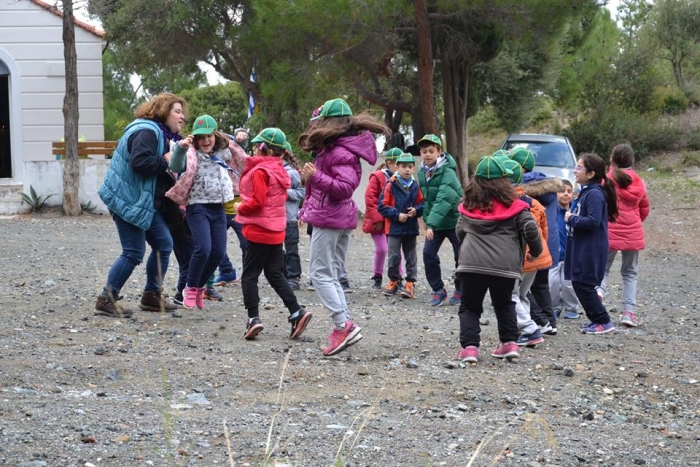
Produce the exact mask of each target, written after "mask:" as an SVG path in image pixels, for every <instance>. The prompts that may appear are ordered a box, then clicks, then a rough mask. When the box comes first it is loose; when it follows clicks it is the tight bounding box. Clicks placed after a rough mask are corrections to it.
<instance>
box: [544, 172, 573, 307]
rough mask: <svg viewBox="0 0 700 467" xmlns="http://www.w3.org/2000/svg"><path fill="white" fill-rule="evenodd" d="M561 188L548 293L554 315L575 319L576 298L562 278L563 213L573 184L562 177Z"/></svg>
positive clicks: (571, 288)
mask: <svg viewBox="0 0 700 467" xmlns="http://www.w3.org/2000/svg"><path fill="white" fill-rule="evenodd" d="M561 182H562V189H561V191H560V192H559V193H557V203H559V209H558V211H557V223H558V228H559V229H558V232H557V233H558V234H559V238H558V240H559V262H558V263H555V264H554V265H553V266H552V267H551V269H550V270H549V295H550V296H551V297H552V310H553V312H554V314H555V316H557V317H559V316H561V317H562V318H564V319H577V318H578V317H579V314H578V311H577V309H578V298H576V293H575V292H574V288H573V287H572V285H571V281H568V280H566V279H564V256H565V253H566V222H565V221H564V214H565V213H566V212H567V211H568V210H569V206H570V205H571V199H572V198H573V197H574V186H573V185H572V184H571V182H570V181H569V180H565V179H562V181H561Z"/></svg>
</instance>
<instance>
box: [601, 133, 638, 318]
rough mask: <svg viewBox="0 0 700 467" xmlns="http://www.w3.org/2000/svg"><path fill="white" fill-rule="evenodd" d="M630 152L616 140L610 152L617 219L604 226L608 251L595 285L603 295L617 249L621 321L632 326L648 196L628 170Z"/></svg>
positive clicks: (629, 147) (634, 315)
mask: <svg viewBox="0 0 700 467" xmlns="http://www.w3.org/2000/svg"><path fill="white" fill-rule="evenodd" d="M632 164H634V152H633V151H632V147H631V146H630V145H629V144H618V145H617V146H615V147H614V148H613V150H612V154H611V155H610V170H609V171H608V180H610V181H611V182H612V183H613V185H615V192H616V194H617V207H618V210H619V215H618V217H617V220H616V221H615V222H614V223H612V224H610V226H609V227H608V240H609V242H610V251H609V252H608V262H607V265H606V267H605V278H604V279H603V282H602V283H601V285H600V287H599V288H598V291H599V295H600V296H601V297H603V298H604V297H605V289H606V287H607V284H608V275H609V274H610V267H611V266H612V264H613V262H614V261H615V256H616V255H617V252H618V251H619V252H620V253H621V256H622V265H621V267H620V273H621V274H622V311H623V314H622V325H623V326H625V327H628V328H636V327H637V326H638V325H639V322H638V320H637V315H636V314H635V312H634V311H635V306H636V305H637V275H638V270H639V251H640V250H643V249H644V246H645V245H644V227H642V222H644V220H645V219H646V218H647V216H648V215H649V196H648V195H647V189H646V185H645V184H644V181H643V180H642V179H641V178H639V175H637V174H636V173H635V171H634V170H632Z"/></svg>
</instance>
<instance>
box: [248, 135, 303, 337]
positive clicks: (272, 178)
mask: <svg viewBox="0 0 700 467" xmlns="http://www.w3.org/2000/svg"><path fill="white" fill-rule="evenodd" d="M286 142H287V138H286V136H285V135H284V133H283V132H282V130H280V129H279V128H265V129H264V130H263V131H261V132H260V133H259V134H258V135H257V136H256V137H255V138H253V139H252V140H251V143H253V153H254V156H253V157H251V158H249V159H248V161H247V162H246V168H245V171H244V172H243V173H242V174H241V185H240V187H241V197H242V199H243V202H242V203H241V204H240V205H239V206H237V210H238V215H237V216H236V218H237V220H238V222H240V223H241V224H243V234H244V235H245V237H246V238H247V239H248V247H247V251H246V256H245V263H243V274H242V275H241V289H242V291H243V304H244V305H245V308H246V310H247V311H248V322H247V325H246V330H245V333H244V335H243V338H244V339H246V340H250V339H254V338H255V336H257V335H258V334H260V331H262V330H263V325H262V322H261V321H260V309H259V305H260V296H259V295H258V278H259V277H260V273H261V272H263V271H264V272H265V277H266V278H267V281H268V282H269V283H270V286H271V287H272V288H273V289H274V291H275V292H276V293H277V295H278V296H279V297H280V298H281V299H282V301H283V302H284V305H285V306H286V307H287V310H289V319H288V321H289V322H290V323H291V325H292V330H291V333H290V334H289V338H290V339H296V338H297V337H299V336H301V334H302V333H303V332H304V330H305V329H306V326H307V325H308V324H309V321H311V317H312V314H311V313H309V312H307V311H305V310H303V309H302V308H301V307H300V306H299V303H298V302H297V298H296V296H295V295H294V292H293V291H292V288H291V287H290V286H289V282H287V279H286V278H285V275H284V250H283V249H282V244H283V242H284V237H285V230H286V224H287V220H286V219H287V218H286V212H285V204H286V202H287V190H289V188H290V186H291V183H290V181H289V175H287V171H286V170H285V169H284V166H283V165H282V160H281V158H282V155H283V154H284V152H285V150H286V149H285V144H284V143H286Z"/></svg>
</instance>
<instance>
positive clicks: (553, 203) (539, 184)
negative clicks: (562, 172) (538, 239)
mask: <svg viewBox="0 0 700 467" xmlns="http://www.w3.org/2000/svg"><path fill="white" fill-rule="evenodd" d="M521 186H522V187H523V191H524V192H525V194H526V195H528V196H529V197H531V198H534V199H536V200H537V201H539V202H540V204H541V205H542V206H544V211H545V214H546V216H547V247H548V249H549V254H550V255H551V256H552V263H553V264H559V224H558V222H557V213H558V211H559V202H558V201H557V193H559V192H560V191H561V190H563V187H564V184H563V183H562V182H561V180H560V179H558V178H555V177H548V176H547V175H545V174H543V173H542V172H528V173H526V174H523V180H522V185H521Z"/></svg>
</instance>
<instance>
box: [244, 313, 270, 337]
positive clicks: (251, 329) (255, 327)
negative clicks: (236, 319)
mask: <svg viewBox="0 0 700 467" xmlns="http://www.w3.org/2000/svg"><path fill="white" fill-rule="evenodd" d="M263 329H265V328H264V327H263V325H262V322H260V318H258V317H255V318H250V319H248V323H247V324H246V327H245V334H243V339H245V340H247V341H249V340H251V339H255V336H257V335H258V334H260V331H262V330H263Z"/></svg>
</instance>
